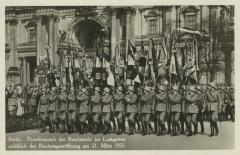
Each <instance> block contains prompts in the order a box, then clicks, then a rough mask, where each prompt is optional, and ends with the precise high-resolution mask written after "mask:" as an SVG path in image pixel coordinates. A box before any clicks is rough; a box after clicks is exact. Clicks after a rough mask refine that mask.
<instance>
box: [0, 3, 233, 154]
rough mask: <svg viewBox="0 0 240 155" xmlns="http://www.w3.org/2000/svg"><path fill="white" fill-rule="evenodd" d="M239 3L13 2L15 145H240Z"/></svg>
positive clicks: (9, 110)
mask: <svg viewBox="0 0 240 155" xmlns="http://www.w3.org/2000/svg"><path fill="white" fill-rule="evenodd" d="M235 10H236V8H235V5H191V4H189V5H146V6H145V5H135V6H120V5H119V6H117V5H114V6H111V5H109V6H107V5H99V6H97V5H96V6H93V5H91V6H90V5H89V6H81V5H72V6H67V5H66V6H47V5H46V6H31V5H28V6H5V10H4V11H5V49H4V50H5V106H4V107H5V109H4V110H5V122H4V124H5V132H6V133H5V143H6V147H5V149H6V150H7V151H9V150H232V149H234V148H235V65H234V61H235V60H234V51H235V44H234V36H235V34H234V32H235V26H234V25H235V21H234V19H235ZM2 20H4V19H2ZM3 39H4V38H3Z"/></svg>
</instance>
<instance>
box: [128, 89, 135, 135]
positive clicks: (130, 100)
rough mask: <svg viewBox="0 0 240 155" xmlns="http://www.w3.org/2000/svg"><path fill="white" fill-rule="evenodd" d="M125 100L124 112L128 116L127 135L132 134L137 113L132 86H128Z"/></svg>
mask: <svg viewBox="0 0 240 155" xmlns="http://www.w3.org/2000/svg"><path fill="white" fill-rule="evenodd" d="M125 100H126V104H127V109H126V114H127V117H128V127H129V135H132V134H133V130H134V127H135V120H134V118H135V115H136V113H137V95H136V94H135V93H134V89H133V86H130V88H129V90H128V94H127V95H126V96H125Z"/></svg>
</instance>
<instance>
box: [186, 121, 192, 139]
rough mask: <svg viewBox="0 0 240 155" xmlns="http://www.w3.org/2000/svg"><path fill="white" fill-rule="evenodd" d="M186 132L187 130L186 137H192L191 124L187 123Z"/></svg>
mask: <svg viewBox="0 0 240 155" xmlns="http://www.w3.org/2000/svg"><path fill="white" fill-rule="evenodd" d="M187 130H188V134H187V136H188V137H189V136H192V125H191V123H187Z"/></svg>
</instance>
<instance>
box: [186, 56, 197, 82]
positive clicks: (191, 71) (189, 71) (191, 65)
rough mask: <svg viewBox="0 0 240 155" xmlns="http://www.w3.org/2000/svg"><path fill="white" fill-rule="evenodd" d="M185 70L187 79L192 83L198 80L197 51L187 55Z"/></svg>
mask: <svg viewBox="0 0 240 155" xmlns="http://www.w3.org/2000/svg"><path fill="white" fill-rule="evenodd" d="M184 70H185V76H186V78H187V81H191V82H192V83H197V82H198V78H197V67H196V57H195V52H193V53H192V55H187V60H186V64H185V66H184Z"/></svg>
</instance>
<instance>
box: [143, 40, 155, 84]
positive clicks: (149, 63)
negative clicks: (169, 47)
mask: <svg viewBox="0 0 240 155" xmlns="http://www.w3.org/2000/svg"><path fill="white" fill-rule="evenodd" d="M146 81H156V79H155V73H154V67H153V60H152V42H151V41H150V42H149V51H148V54H147V58H146V66H145V70H144V81H143V83H145V82H146Z"/></svg>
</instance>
